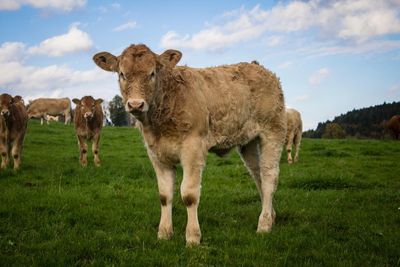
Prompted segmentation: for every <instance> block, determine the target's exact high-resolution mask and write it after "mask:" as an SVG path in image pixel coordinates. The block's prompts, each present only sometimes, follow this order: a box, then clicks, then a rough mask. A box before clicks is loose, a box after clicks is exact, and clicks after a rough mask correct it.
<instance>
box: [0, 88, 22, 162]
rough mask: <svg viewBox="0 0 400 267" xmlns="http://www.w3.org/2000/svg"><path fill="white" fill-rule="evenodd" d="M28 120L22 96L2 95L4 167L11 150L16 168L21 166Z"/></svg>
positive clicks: (0, 132)
mask: <svg viewBox="0 0 400 267" xmlns="http://www.w3.org/2000/svg"><path fill="white" fill-rule="evenodd" d="M27 121H28V115H27V113H26V109H25V105H24V101H23V100H22V97H21V96H19V95H17V96H14V97H12V96H11V95H9V94H2V95H0V152H1V168H2V169H5V168H7V166H8V163H9V153H10V150H11V154H12V157H13V159H14V170H17V169H18V168H19V167H20V166H21V154H22V146H23V143H24V138H25V132H26V127H27Z"/></svg>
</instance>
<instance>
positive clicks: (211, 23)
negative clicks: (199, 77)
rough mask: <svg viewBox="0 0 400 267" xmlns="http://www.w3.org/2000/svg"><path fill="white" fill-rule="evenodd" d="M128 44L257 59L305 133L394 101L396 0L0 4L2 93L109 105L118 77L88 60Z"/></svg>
mask: <svg viewBox="0 0 400 267" xmlns="http://www.w3.org/2000/svg"><path fill="white" fill-rule="evenodd" d="M132 43H144V44H146V45H148V46H149V47H150V48H151V49H152V50H153V51H154V52H156V53H162V52H163V51H164V50H165V49H170V48H171V49H178V50H180V51H182V53H183V58H182V60H181V62H180V64H187V65H188V66H193V67H208V66H215V65H222V64H230V63H237V62H242V61H248V62H249V61H252V60H254V59H255V60H258V61H259V62H260V63H261V64H263V65H264V66H265V67H267V68H268V69H270V70H272V71H273V72H275V73H276V74H277V75H278V76H279V77H280V79H281V82H282V85H283V90H284V93H285V97H286V104H287V106H289V107H293V108H296V109H298V110H299V111H300V112H301V113H302V116H303V121H304V129H310V128H315V127H316V126H317V123H318V122H321V121H325V120H327V119H332V118H333V117H334V116H336V115H339V114H341V113H345V112H347V111H349V110H352V109H353V108H361V107H366V106H371V105H376V104H381V103H383V102H385V101H386V102H392V101H400V71H399V70H400V0H380V1H376V0H337V1H334V0H325V1H322V0H310V1H238V0H234V1H155V0H153V1H90V0H63V1H57V0H13V1H10V0H0V67H1V69H2V72H1V73H0V90H1V92H9V93H11V94H13V95H15V94H19V95H22V96H23V97H24V98H25V99H33V98H37V97H63V96H68V97H71V98H72V97H81V96H84V95H88V94H90V95H93V96H95V97H102V98H104V99H107V100H109V99H111V98H112V97H113V96H114V95H115V94H119V88H118V84H117V78H116V76H115V74H113V73H107V72H104V71H102V70H100V69H98V68H97V67H96V66H95V65H94V63H93V62H92V59H91V58H92V56H93V54H95V53H97V52H99V51H109V52H111V53H114V54H116V55H118V54H119V53H121V52H122V50H123V49H124V48H125V47H127V46H128V45H130V44H132Z"/></svg>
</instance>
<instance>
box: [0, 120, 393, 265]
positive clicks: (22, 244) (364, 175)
mask: <svg viewBox="0 0 400 267" xmlns="http://www.w3.org/2000/svg"><path fill="white" fill-rule="evenodd" d="M78 155H79V153H78V146H77V140H76V137H75V134H74V130H73V127H72V126H71V125H69V126H64V125H62V124H61V123H52V124H51V125H44V126H40V125H39V123H38V122H37V121H30V123H29V126H28V131H27V135H26V139H25V145H24V152H23V157H22V169H21V170H19V171H18V172H14V171H12V170H6V171H1V172H0V265H3V266H11V265H15V266H27V265H36V266H54V265H98V266H103V265H116V266H120V265H130V266H153V265H156V266H235V265H239V266H396V265H397V266H398V265H399V264H400V249H399V248H400V177H399V176H400V164H399V162H400V142H395V141H371V140H313V139H303V142H302V147H301V152H300V162H299V163H298V164H295V165H292V166H289V165H288V164H287V163H286V161H285V159H286V155H283V157H282V160H281V175H280V180H279V186H278V190H277V192H276V194H275V202H274V205H275V210H276V214H277V218H276V222H275V225H274V227H273V230H272V232H271V233H270V234H266V235H258V234H256V228H257V221H258V216H259V212H260V209H261V205H260V201H259V196H258V193H257V190H256V187H255V185H254V182H253V181H252V179H251V178H250V176H249V174H248V173H247V170H246V169H245V167H244V165H243V164H242V162H241V161H240V159H239V157H238V155H237V154H236V153H234V152H231V153H230V155H229V156H228V157H226V158H218V157H216V156H215V155H213V154H210V155H209V157H208V160H207V167H206V169H205V171H204V176H203V183H202V195H201V202H200V207H199V221H200V226H201V229H202V234H203V238H202V243H201V245H200V246H198V247H194V248H186V247H185V239H184V238H185V234H184V232H185V225H186V208H185V207H184V205H183V203H182V201H181V199H180V196H179V190H176V192H175V198H174V209H173V221H174V236H173V238H172V240H170V241H158V240H157V227H158V223H159V216H160V204H159V197H158V190H157V184H156V180H155V174H154V171H153V169H152V166H151V164H150V162H149V160H148V159H147V155H146V152H145V149H144V146H143V143H142V141H141V138H140V135H139V132H138V130H136V129H132V128H124V127H123V128H112V127H105V128H104V129H103V132H102V140H101V145H100V158H101V160H102V166H101V167H100V168H95V167H94V164H93V158H92V155H91V152H90V153H89V157H88V160H89V164H88V167H87V168H86V169H84V168H82V167H81V166H80V165H79V162H78ZM181 179H182V171H181V169H178V178H177V186H176V188H177V189H178V188H179V183H180V181H181Z"/></svg>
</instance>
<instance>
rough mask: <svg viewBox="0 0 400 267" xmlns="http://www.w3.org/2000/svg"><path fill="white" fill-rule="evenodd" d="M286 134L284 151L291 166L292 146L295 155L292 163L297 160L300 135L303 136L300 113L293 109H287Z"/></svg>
mask: <svg viewBox="0 0 400 267" xmlns="http://www.w3.org/2000/svg"><path fill="white" fill-rule="evenodd" d="M286 116H287V132H286V151H287V160H288V163H289V164H291V163H292V162H293V160H292V146H293V144H294V146H295V149H296V153H295V156H294V162H297V161H298V160H299V151H300V143H301V135H302V134H303V122H302V120H301V115H300V112H298V111H297V110H295V109H287V111H286Z"/></svg>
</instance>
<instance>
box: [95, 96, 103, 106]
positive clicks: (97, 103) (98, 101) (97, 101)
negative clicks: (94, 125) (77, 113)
mask: <svg viewBox="0 0 400 267" xmlns="http://www.w3.org/2000/svg"><path fill="white" fill-rule="evenodd" d="M94 103H95V104H96V105H100V104H101V103H103V99H101V98H99V99H96V100H95V101H94Z"/></svg>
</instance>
